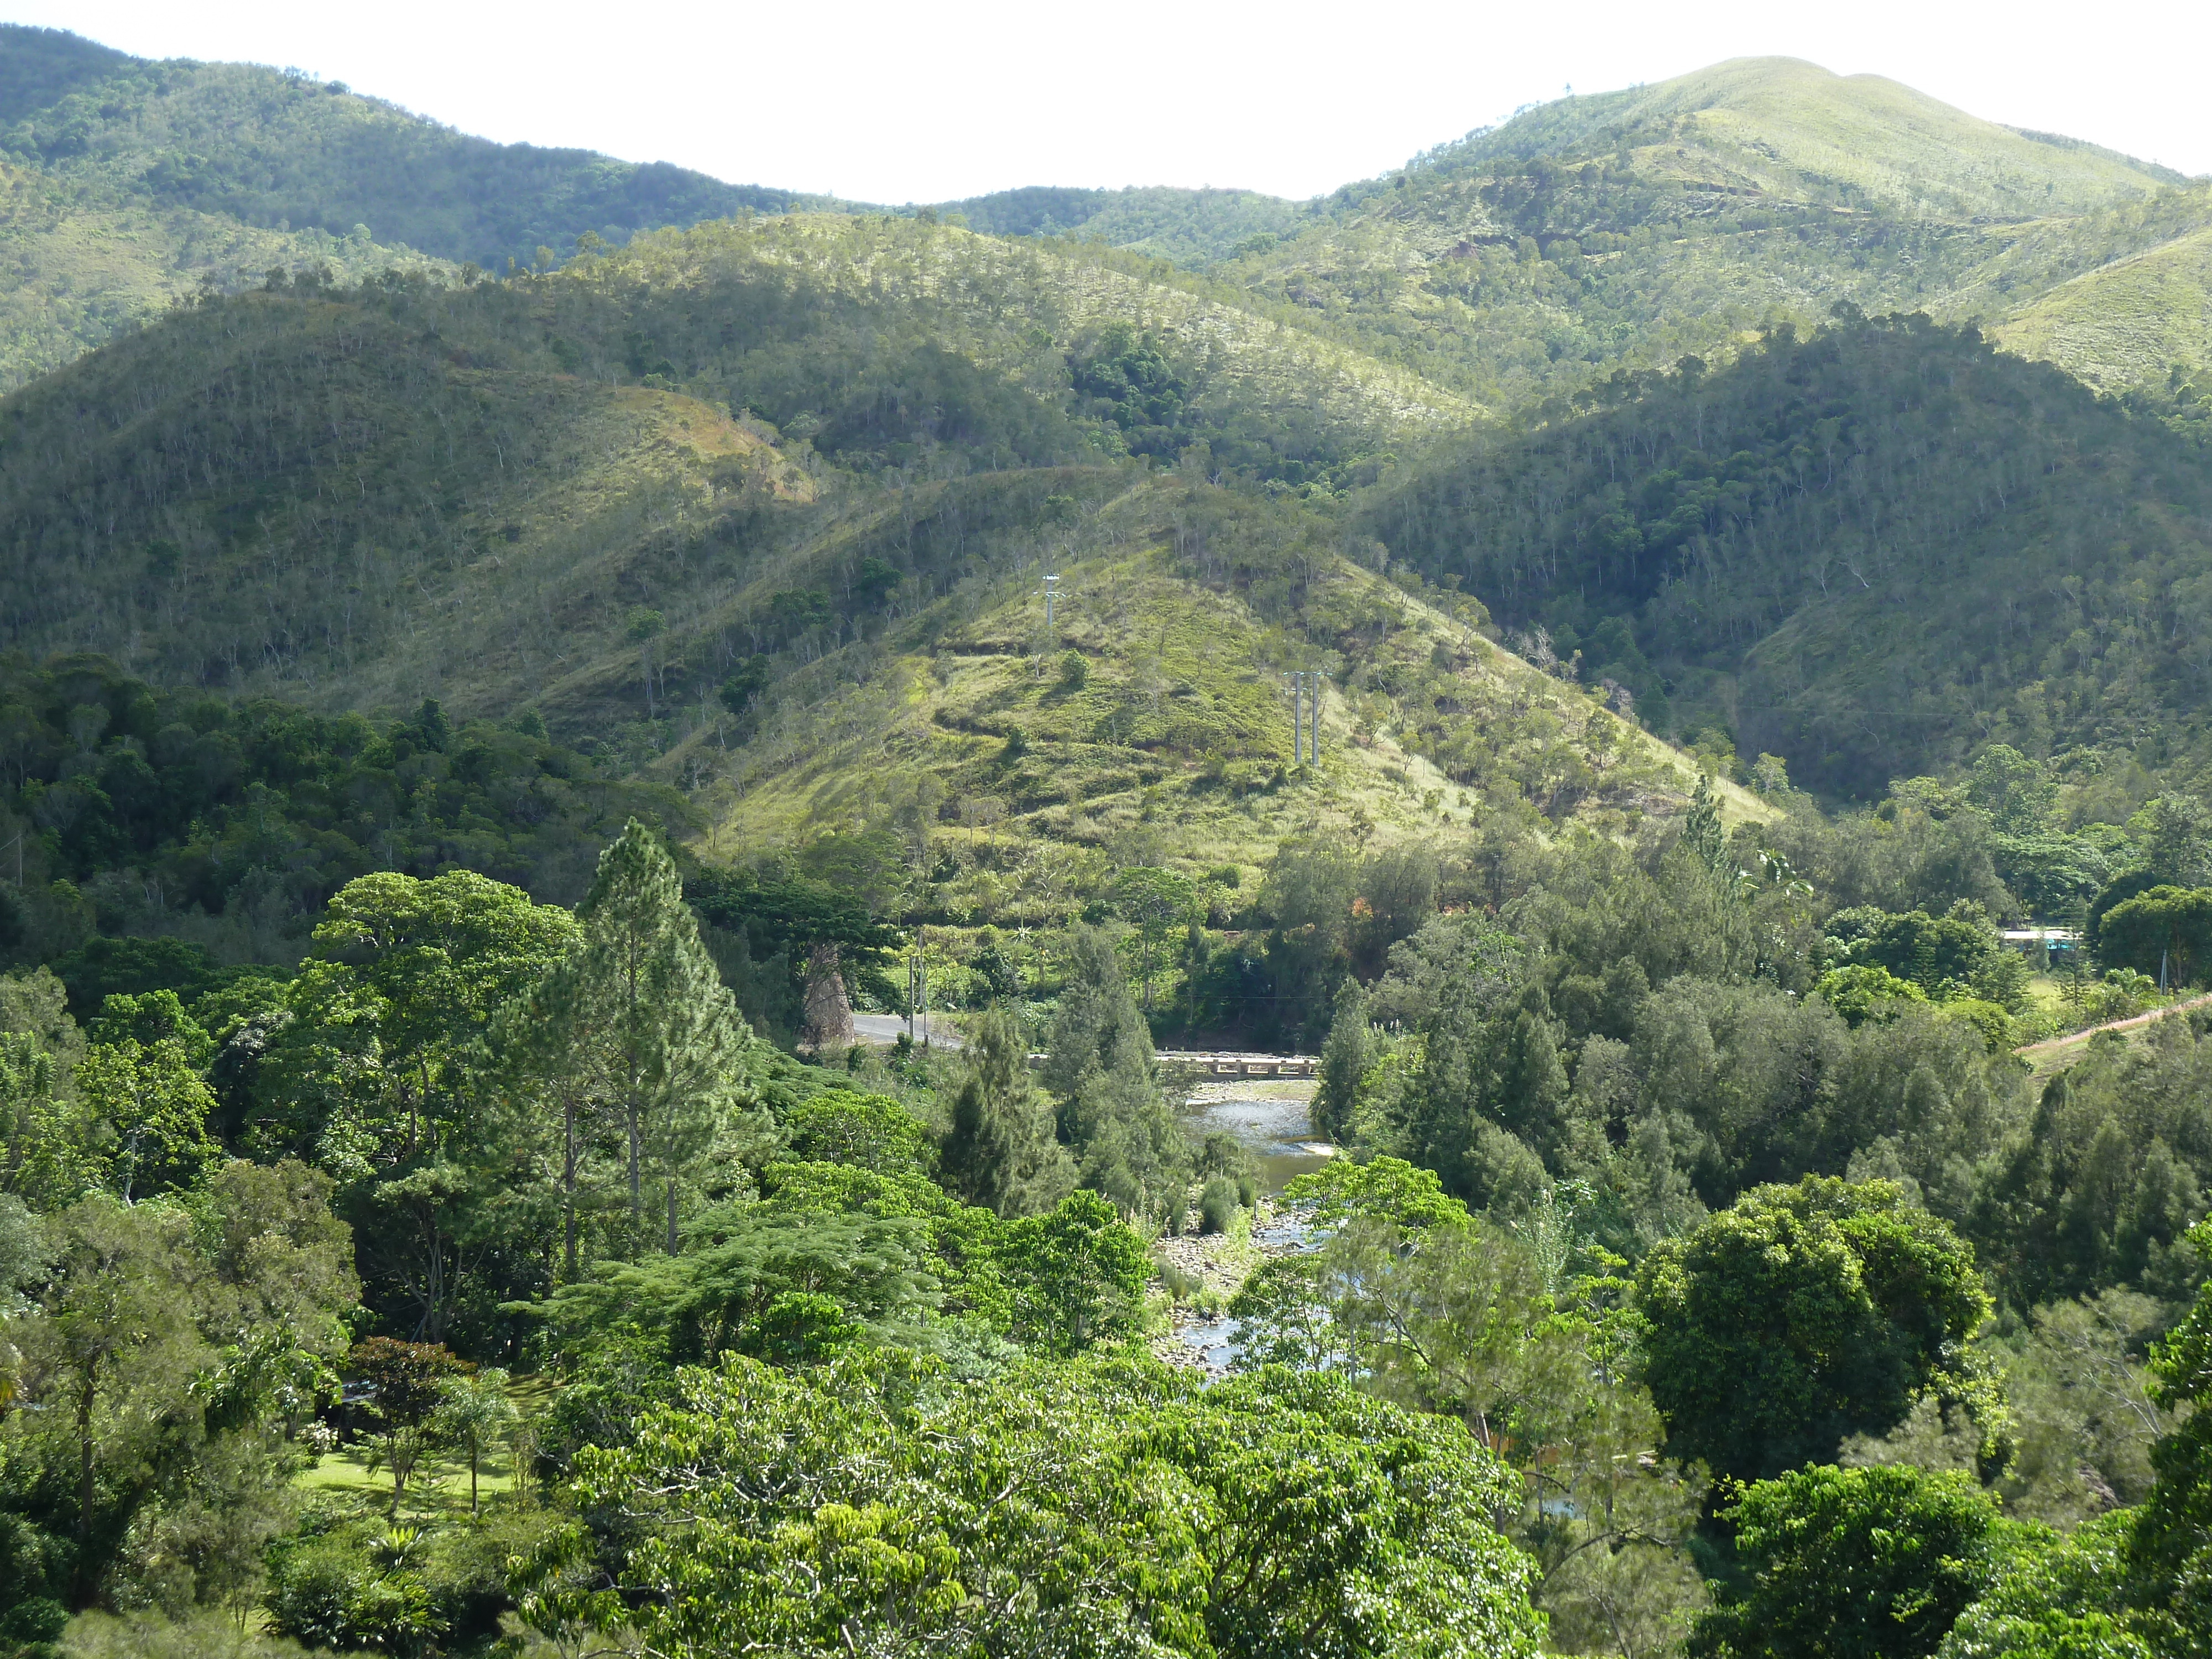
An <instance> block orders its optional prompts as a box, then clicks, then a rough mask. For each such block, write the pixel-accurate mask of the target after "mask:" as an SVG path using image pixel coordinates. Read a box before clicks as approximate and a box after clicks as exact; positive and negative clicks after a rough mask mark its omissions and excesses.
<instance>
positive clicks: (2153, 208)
mask: <svg viewBox="0 0 2212 1659" xmlns="http://www.w3.org/2000/svg"><path fill="white" fill-rule="evenodd" d="M2208 224H2212V210H2208V198H2207V197H2206V195H2205V192H2204V191H2203V189H2202V188H2201V187H2196V186H2191V185H2189V183H2188V181H2187V180H2185V179H2181V178H2180V177H2179V175H2178V174H2174V173H2171V172H2168V171H2166V169H2162V168H2155V167H2148V166H2144V165H2142V164H2140V163H2136V162H2133V161H2129V160H2128V159H2127V158H2125V157H2123V156H2117V155H2112V154H2111V153H2109V152H2106V151H2104V150H2100V149H2097V148H2096V147H2094V146H2092V145H2086V144H2079V143H2073V142H2071V141H2067V140H2058V139H2053V138H2049V137H2036V136H2031V135H2023V134H2021V133H2018V132H2015V131H2012V130H2010V129H2008V128H2005V127H2000V126H1996V125H1992V124H1990V123H1989V122H1985V121H1981V120H1978V119H1977V118H1973V117H1972V116H1970V115H1967V114H1966V113H1965V112H1961V111H1958V110H1954V109H1952V108H1950V107H1948V106H1945V105H1943V104H1941V103H1938V102H1936V100H1931V99H1928V98H1925V97H1923V96H1921V95H1920V94H1916V93H1913V92H1911V91H1910V90H1909V89H1907V88H1902V87H1899V86H1897V85H1896V84H1895V83H1893V82H1887V81H1883V80H1881V79H1880V78H1878V77H1875V76H1851V77H1849V78H1845V77H1840V76H1832V75H1830V74H1828V73H1827V72H1826V71H1825V70H1818V69H1815V68H1814V67H1813V66H1812V65H1810V64H1800V63H1796V62H1795V61H1792V60H1789V59H1749V60H1741V61H1738V62H1735V63H1730V64H1722V65H1719V66H1717V67H1716V68H1714V69H1711V70H1704V71H1700V72H1699V74H1696V75H1692V76H1684V77H1682V78H1681V79H1680V80H1676V81H1672V82H1664V83H1662V84H1661V85H1659V86H1656V87H1650V88H1632V89H1630V90H1627V91H1623V92H1616V93H1607V94H1601V95H1598V96H1595V97H1576V98H1570V99H1565V100H1559V101H1558V102H1556V103H1553V104H1547V105H1544V106H1540V107H1539V108H1537V109H1534V110H1532V111H1529V112H1525V113H1524V114H1522V115H1521V116H1519V117H1518V118H1516V119H1515V120H1513V121H1511V122H1509V123H1507V124H1506V125H1504V126H1502V127H1500V128H1498V129H1497V130H1496V131H1492V132H1485V133H1479V134H1476V135H1474V136H1471V137H1469V138H1468V139H1466V140H1463V141H1462V142H1460V143H1456V144H1450V145H1445V146H1443V147H1442V148H1440V149H1437V150H1434V151H1431V152H1430V153H1428V154H1427V155H1423V156H1420V157H1418V158H1416V160H1415V161H1414V162H1413V164H1412V165H1411V166H1409V167H1407V168H1406V169H1405V170H1404V171H1403V172H1401V173H1398V174H1395V175H1393V176H1391V177H1389V178H1385V179H1372V180H1369V181H1366V182H1365V183H1363V184H1358V185H1346V186H1345V187H1344V188H1343V189H1342V190H1340V191H1338V192H1336V194H1335V196H1334V197H1333V198H1332V199H1331V201H1330V202H1329V204H1328V211H1327V213H1326V216H1324V217H1322V219H1320V220H1318V221H1316V222H1310V223H1309V225H1308V227H1307V228H1304V230H1302V231H1301V232H1300V233H1299V234H1297V235H1295V236H1292V237H1290V238H1287V239H1285V240H1280V241H1279V243H1278V244H1276V245H1275V246H1271V247H1267V248H1264V249H1258V250H1255V252H1250V253H1248V254H1246V255H1244V256H1243V258H1238V259H1236V260H1233V261H1231V262H1230V263H1227V264H1224V265H1222V266H1221V267H1220V268H1219V270H1218V275H1219V276H1222V277H1223V278H1225V279H1226V280H1233V281H1237V282H1239V283H1243V284H1244V285H1246V286H1247V287H1248V288H1249V289H1251V290H1253V291H1254V292H1255V294H1257V295H1261V296H1264V297H1265V298H1266V299H1267V300H1268V301H1272V302H1274V303H1277V304H1280V305H1282V306H1285V307H1294V308H1297V309H1298V310H1300V311H1303V312H1304V313H1305V314H1306V315H1307V316H1308V317H1309V318H1310V319H1311V322H1310V326H1313V327H1316V328H1320V329H1333V330H1336V331H1340V332H1341V333H1342V334H1343V336H1344V337H1347V338H1354V337H1356V338H1358V339H1359V340H1361V341H1362V342H1363V349H1366V350H1368V351H1369V352H1370V353H1372V354H1373V355H1376V356H1388V357H1390V358H1392V359H1393V360H1395V361H1397V362H1402V363H1404V364H1406V365H1407V367H1408V368H1413V369H1415V370H1417V371H1418V372H1419V373H1420V374H1423V375H1425V377H1427V378H1428V379H1430V380H1435V381H1436V382H1437V383H1438V384H1440V385H1446V386H1452V387H1453V388H1454V389H1455V390H1457V391H1459V392H1462V394H1463V395H1465V396H1467V397H1469V398H1473V399H1474V400H1476V401H1479V402H1481V403H1484V404H1488V405H1492V406H1494V407H1515V406H1519V407H1528V406H1532V405H1535V406H1541V404H1543V403H1544V402H1545V400H1546V399H1547V398H1565V397H1571V395H1573V394H1574V393H1575V392H1577V391H1578V390H1580V389H1581V388H1583V387H1584V386H1589V384H1590V383H1591V382H1592V381H1594V380H1599V379H1602V378H1603V377H1604V376H1605V375H1607V374H1610V373H1611V372H1612V371H1613V368H1616V367H1620V366H1628V367H1658V366H1665V365H1670V364H1672V363H1673V362H1674V361H1675V360H1676V359H1677V358H1678V357H1680V356H1684V355H1696V356H1701V357H1705V358H1707V359H1717V358H1725V357H1726V356H1729V355H1730V354H1732V353H1733V352H1734V351H1735V350H1736V349H1738V348H1739V347H1740V346H1741V344H1743V343H1744V342H1745V341H1746V339H1747V338H1749V337H1754V336H1755V335H1756V333H1757V332H1758V331H1760V330H1761V329H1763V328H1764V327H1765V325H1767V324H1768V323H1770V322H1773V321H1777V320H1784V321H1790V322H1792V323H1795V324H1796V325H1799V326H1810V325H1815V324H1818V323H1820V322H1823V321H1825V320H1826V317H1827V315H1828V313H1829V311H1830V309H1831V308H1832V307H1833V306H1834V305H1835V304H1836V303H1837V302H1838V301H1849V302H1850V303H1852V304H1855V305H1857V306H1858V307H1861V308H1862V309H1863V310H1866V311H1868V312H1884V311H1899V310H1903V311H1916V310H1917V311H1926V312H1928V313H1929V314H1931V315H1933V316H1935V317H1937V318H1938V319H1944V320H1949V321H1968V320H1975V321H1985V322H1989V323H1992V324H1994V323H1996V322H1998V321H1999V320H2000V319H2003V318H2005V317H2006V316H2008V314H2009V313H2015V312H2020V311H2023V310H2025V309H2027V308H2028V307H2033V305H2034V303H2035V302H2036V301H2038V300H2039V298H2040V297H2041V296H2042V295H2045V293H2048V292H2050V291H2051V290H2052V289H2057V288H2058V287H2060V286H2061V285H2063V284H2064V283H2068V282H2069V281H2071V280H2073V279H2075V277H2077V276H2081V275H2082V274H2083V273H2085V272H2087V271H2091V270H2096V269H2098V268H2099V267H2101V266H2102V265H2104V264H2107V263H2109V262H2110V261H2112V260H2113V259H2116V258H2125V257H2127V256H2128V255H2130V254H2132V253H2136V252H2142V250H2143V249H2144V248H2145V247H2147V246H2152V245H2154V244H2155V243H2158V242H2160V241H2164V240H2170V239H2172V238H2173V237H2176V236H2179V235H2184V234H2188V233H2189V232H2191V230H2193V229H2196V228H2201V227H2203V226H2205V225H2208ZM2207 330H2208V324H2207V323H2206V321H2205V319H2204V318H2203V314H2202V313H2196V314H2191V313H2187V312H2186V311H2178V312H2177V313H2175V315H2174V317H2173V319H2172V331H2173V332H2174V334H2175V335H2176V337H2177V349H2180V355H2181V356H2182V357H2183V358H2184V359H2185V360H2189V361H2197V360H2201V359H2202V357H2203V355H2204V351H2203V342H2204V341H2205V339H2206V337H2207ZM2008 338H2009V336H2008ZM2020 338H2021V341H2022V342H2023V346H2022V349H2046V348H2044V347H2042V346H2037V345H2029V344H2027V342H2028V341H2030V340H2031V339H2032V338H2033V331H2032V330H2023V331H2021V335H2020ZM2183 348H2185V349H2183ZM2047 349H2049V350H2051V354H2052V356H2053V358H2054V361H2057V362H2060V364H2061V365H2062V366H2063V367H2065V368H2068V369H2069V371H2076V370H2078V371H2081V372H2084V373H2089V374H2095V375H2102V374H2106V373H2107V371H2108V370H2111V369H2114V368H2124V369H2125V372H2126V373H2128V374H2131V375H2132V374H2136V368H2135V367H2134V366H2133V364H2132V360H2130V362H2129V363H2128V364H2126V365H2123V364H2121V363H2120V362H2118V360H2115V362H2113V363H2111V364H2107V363H2106V362H2105V360H2104V359H2102V358H2100V357H2097V356H2094V355H2093V354H2092V355H2091V356H2087V357H2084V356H2081V355H2080V354H2079V353H2078V352H2075V351H2073V349H2071V348H2069V347H2068V346H2067V345H2066V344H2065V343H2063V342H2057V343H2051V345H2049V346H2048V348H2047ZM2151 367H2154V368H2155V373H2154V374H2151V373H2150V372H2149V369H2150V368H2151ZM2166 369H2167V365H2166V364H2164V363H2160V364H2157V365H2155V366H2146V367H2144V368H2142V375H2143V376H2145V377H2147V378H2148V379H2150V380H2164V378H2165V376H2166ZM2130 383H2133V384H2141V383H2142V380H2141V379H2136V380H2131V381H2130Z"/></svg>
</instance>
